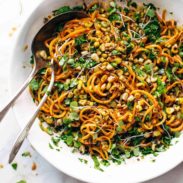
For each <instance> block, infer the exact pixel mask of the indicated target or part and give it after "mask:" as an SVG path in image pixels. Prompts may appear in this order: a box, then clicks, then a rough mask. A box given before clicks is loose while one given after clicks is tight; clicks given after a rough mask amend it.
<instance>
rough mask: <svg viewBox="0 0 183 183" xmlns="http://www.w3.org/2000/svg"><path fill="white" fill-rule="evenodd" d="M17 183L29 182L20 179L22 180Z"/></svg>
mask: <svg viewBox="0 0 183 183" xmlns="http://www.w3.org/2000/svg"><path fill="white" fill-rule="evenodd" d="M16 183H27V182H26V181H25V180H20V181H18V182H16Z"/></svg>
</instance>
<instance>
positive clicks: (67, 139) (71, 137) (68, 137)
mask: <svg viewBox="0 0 183 183" xmlns="http://www.w3.org/2000/svg"><path fill="white" fill-rule="evenodd" d="M73 140H74V139H73V136H67V138H66V141H65V142H66V144H67V145H68V146H72V145H73Z"/></svg>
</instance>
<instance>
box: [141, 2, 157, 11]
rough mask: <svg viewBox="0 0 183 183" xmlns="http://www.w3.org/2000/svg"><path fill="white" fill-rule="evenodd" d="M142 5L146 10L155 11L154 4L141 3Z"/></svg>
mask: <svg viewBox="0 0 183 183" xmlns="http://www.w3.org/2000/svg"><path fill="white" fill-rule="evenodd" d="M143 5H144V6H146V7H147V8H150V9H153V10H156V7H155V6H154V4H152V3H147V4H145V3H143Z"/></svg>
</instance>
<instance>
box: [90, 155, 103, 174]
mask: <svg viewBox="0 0 183 183" xmlns="http://www.w3.org/2000/svg"><path fill="white" fill-rule="evenodd" d="M92 159H93V162H94V168H95V169H97V170H100V171H103V170H102V169H101V168H100V162H99V160H98V158H97V156H92Z"/></svg>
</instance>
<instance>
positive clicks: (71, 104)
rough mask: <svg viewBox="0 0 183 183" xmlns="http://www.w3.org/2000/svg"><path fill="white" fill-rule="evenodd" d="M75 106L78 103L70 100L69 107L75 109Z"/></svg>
mask: <svg viewBox="0 0 183 183" xmlns="http://www.w3.org/2000/svg"><path fill="white" fill-rule="evenodd" d="M77 107H78V103H77V102H76V101H72V102H71V103H70V108H71V109H72V110H75V109H76V108H77Z"/></svg>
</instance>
